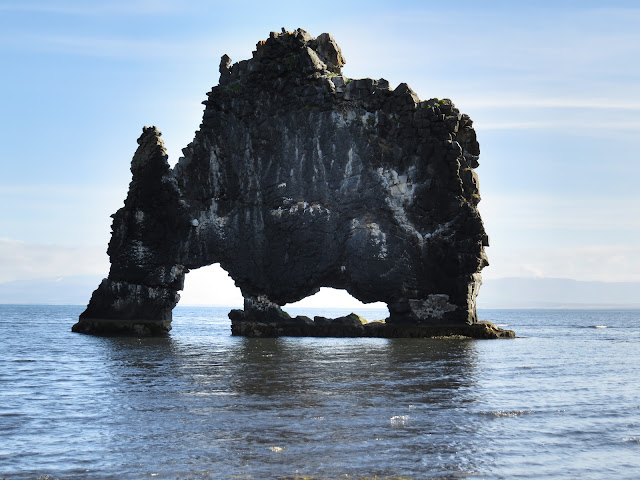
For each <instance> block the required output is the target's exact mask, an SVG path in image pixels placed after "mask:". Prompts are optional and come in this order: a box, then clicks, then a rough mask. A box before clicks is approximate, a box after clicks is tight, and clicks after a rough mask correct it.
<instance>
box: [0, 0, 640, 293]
mask: <svg viewBox="0 0 640 480" xmlns="http://www.w3.org/2000/svg"><path fill="white" fill-rule="evenodd" d="M282 27H285V28H286V29H288V30H293V29H296V28H299V27H300V28H304V29H305V30H307V31H308V32H309V33H311V34H312V35H314V36H317V35H319V34H320V33H323V32H330V33H332V34H333V36H334V37H335V39H336V41H337V42H338V43H339V45H340V46H341V48H342V52H343V54H344V56H345V58H346V60H347V64H346V66H345V67H344V68H343V73H344V74H345V75H346V76H348V77H350V78H364V77H371V78H386V79H388V80H389V81H390V83H391V85H392V86H393V87H395V86H397V85H398V84H399V83H401V82H406V83H408V84H409V85H410V86H411V88H412V89H413V90H415V91H416V92H417V93H418V95H419V96H420V98H421V99H429V98H432V97H437V98H450V99H452V100H453V102H454V103H455V104H456V106H457V107H458V108H459V109H460V110H461V111H462V112H464V113H467V114H469V115H470V116H471V118H472V119H473V120H474V125H475V128H476V132H477V135H478V140H479V142H480V146H481V156H480V167H479V168H478V169H477V173H478V175H479V179H480V192H481V194H482V199H483V200H482V202H481V203H480V211H481V214H482V217H483V219H484V222H485V226H486V230H487V232H488V233H489V236H490V239H491V246H490V247H489V248H488V250H487V253H488V256H489V260H490V266H489V267H487V268H485V270H484V271H483V277H484V278H485V279H487V280H490V279H502V278H509V277H521V278H565V279H575V280H588V281H606V282H630V281H640V243H639V242H638V238H640V201H639V200H640V190H639V189H638V188H637V184H638V181H639V179H640V162H639V160H640V159H639V158H638V141H639V140H640V115H639V114H640V87H639V85H640V3H639V2H637V1H616V0H608V1H604V0H603V1H590V0H582V1H569V0H565V1H563V0H554V1H545V0H539V1H536V0H530V1H526V2H513V1H497V0H496V1H478V0H476V1H466V0H459V1H456V2H442V1H405V2H388V1H386V2H381V1H375V0H373V1H367V2H363V1H359V0H354V1H350V2H340V3H334V2H330V1H328V2H323V3H321V4H320V3H317V2H300V1H299V0H298V1H295V2H293V1H291V2H289V1H285V2H264V1H261V2H253V1H250V2H228V1H224V2H218V1H204V0H153V1H150V0H126V1H121V0H112V1H103V2H87V1H86V0H78V1H71V0H47V1H44V0H0V68H1V69H2V70H1V71H2V75H0V102H1V105H2V108H1V110H0V111H1V112H2V113H1V114H0V167H1V172H2V173H1V175H0V285H1V284H2V283H9V282H28V281H31V280H33V281H36V280H38V279H42V278H56V279H65V278H70V277H74V276H96V277H100V276H106V275H107V273H108V269H109V262H108V257H107V255H106V247H107V243H108V241H109V237H110V224H111V218H110V215H111V214H112V213H114V212H115V211H116V210H117V209H118V208H120V207H121V206H122V204H123V201H124V198H125V196H126V192H127V188H128V183H129V181H130V177H131V174H130V171H129V165H130V161H131V157H132V156H133V153H134V151H135V148H136V146H137V144H136V139H137V137H138V136H139V135H140V133H141V131H142V127H143V126H145V125H156V126H158V128H159V129H160V130H161V131H162V132H163V139H164V141H165V145H166V146H167V149H168V152H169V157H170V158H169V161H170V163H171V164H174V163H175V162H176V161H177V160H178V158H179V156H180V152H181V149H182V148H184V147H185V146H186V145H187V144H188V143H189V142H190V141H191V140H192V138H193V136H194V133H195V131H196V130H197V129H198V125H199V124H200V120H201V117H202V112H203V109H204V107H203V105H202V104H201V102H202V101H203V100H204V99H205V98H206V92H208V91H209V90H210V89H211V87H212V86H214V85H216V84H217V82H218V77H219V74H218V64H219V59H220V57H221V56H222V55H223V54H228V55H230V56H231V58H232V59H233V60H234V61H239V60H242V59H246V58H250V57H251V52H252V50H254V49H255V44H256V43H257V42H258V41H260V40H264V39H266V38H267V37H268V35H269V32H270V31H280V29H281V28H282ZM95 286H97V285H95ZM92 288H93V287H92ZM92 288H91V289H92ZM333 298H335V299H336V300H335V302H336V303H340V302H342V301H345V302H346V301H348V298H347V297H344V298H343V297H339V298H338V297H333ZM229 299H232V300H233V302H235V303H237V302H238V301H240V300H239V299H241V297H240V294H239V293H238V291H237V290H235V288H234V287H233V284H232V282H231V280H230V279H229V278H228V276H226V274H225V273H224V272H223V271H221V270H220V269H219V268H217V269H216V268H215V267H212V268H209V269H208V270H205V269H201V270H199V271H194V272H191V273H189V274H188V276H187V287H186V289H185V292H184V296H183V300H182V301H181V303H182V302H186V303H211V304H225V303H229ZM87 300H88V298H87ZM325 301H326V300H322V302H325Z"/></svg>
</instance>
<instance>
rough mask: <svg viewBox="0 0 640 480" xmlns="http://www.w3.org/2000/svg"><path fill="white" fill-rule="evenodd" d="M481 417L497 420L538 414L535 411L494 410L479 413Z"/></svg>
mask: <svg viewBox="0 0 640 480" xmlns="http://www.w3.org/2000/svg"><path fill="white" fill-rule="evenodd" d="M478 413H479V414H480V415H487V416H491V417H495V418H516V417H522V416H523V415H531V414H534V413H536V411H535V410H493V411H483V412H478Z"/></svg>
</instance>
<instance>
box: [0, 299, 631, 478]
mask: <svg viewBox="0 0 640 480" xmlns="http://www.w3.org/2000/svg"><path fill="white" fill-rule="evenodd" d="M82 310H83V307H80V306H78V307H76V306H13V305H0V478H6V479H7V480H15V479H33V478H41V479H118V480H121V479H223V478H234V479H285V478H286V479H293V478H298V479H302V478H311V479H362V478H374V477H375V476H377V478H378V479H383V478H394V479H395V478H410V479H518V478H521V479H576V478H588V479H636V478H640V375H639V374H638V367H639V366H640V311H568V310H562V311H546V310H538V311H533V310H521V311H514V310H511V311H505V310H502V311H500V310H494V311H481V312H480V317H481V319H484V320H491V321H493V322H495V323H497V324H500V325H506V326H507V327H508V328H512V329H514V330H516V333H517V334H518V338H517V339H514V340H485V341H481V340H426V339H423V340H420V339H411V340H404V339H393V340H387V339H314V338H279V339H246V338H238V337H231V336H230V326H229V320H228V319H227V318H226V314H227V312H228V309H225V308H186V307H178V308H177V309H176V310H175V313H174V321H173V331H172V333H171V335H170V336H168V337H166V338H154V339H146V338H100V337H93V336H85V335H80V334H74V333H71V331H70V330H71V325H72V324H73V323H75V321H76V319H77V316H78V314H79V313H80V312H81V311H82ZM292 313H299V312H292ZM302 313H307V314H311V315H313V314H317V313H320V312H316V311H312V310H307V311H304V312H302ZM324 313H325V314H327V315H334V316H335V314H336V312H326V311H325V312H324ZM337 313H348V312H337ZM370 316H371V317H376V316H380V317H383V316H384V312H374V313H373V314H371V315H370ZM603 327H606V328H603Z"/></svg>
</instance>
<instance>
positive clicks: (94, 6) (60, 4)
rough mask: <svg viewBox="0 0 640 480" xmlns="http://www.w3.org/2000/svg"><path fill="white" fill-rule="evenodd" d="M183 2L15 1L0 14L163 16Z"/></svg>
mask: <svg viewBox="0 0 640 480" xmlns="http://www.w3.org/2000/svg"><path fill="white" fill-rule="evenodd" d="M181 5H183V2H177V1H175V0H127V1H123V0H110V1H108V2H87V1H84V0H82V1H73V0H67V1H59V0H58V1H55V0H53V1H51V0H49V1H46V2H34V1H30V2H25V1H22V0H17V1H13V2H3V3H0V12H26V13H43V14H52V13H53V14H61V15H83V16H100V15H147V16H148V15H164V14H167V13H171V12H174V11H177V10H178V9H179V8H180V6H181Z"/></svg>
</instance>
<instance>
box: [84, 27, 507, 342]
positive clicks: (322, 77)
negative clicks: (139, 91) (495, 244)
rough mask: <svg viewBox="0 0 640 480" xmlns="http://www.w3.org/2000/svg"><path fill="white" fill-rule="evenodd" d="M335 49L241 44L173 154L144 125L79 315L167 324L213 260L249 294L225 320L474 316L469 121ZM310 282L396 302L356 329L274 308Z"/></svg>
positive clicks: (448, 322)
mask: <svg viewBox="0 0 640 480" xmlns="http://www.w3.org/2000/svg"><path fill="white" fill-rule="evenodd" d="M344 63H345V60H344V57H343V55H342V52H341V50H340V47H339V46H338V45H337V43H336V42H335V40H334V39H333V37H332V36H331V35H329V34H322V35H320V36H319V37H317V38H314V37H312V36H311V35H309V34H308V33H307V32H305V31H304V30H301V29H299V30H296V31H294V32H283V33H271V35H270V37H269V38H268V39H267V40H266V41H263V42H259V43H258V45H257V48H256V51H255V52H254V53H253V58H251V59H249V60H243V61H241V62H238V63H235V64H232V63H231V59H230V58H229V57H228V56H227V55H224V56H223V57H222V59H221V62H220V81H219V85H218V86H216V87H214V88H213V89H212V90H211V92H209V93H208V94H207V100H206V101H205V102H203V103H204V104H205V105H206V108H205V111H204V116H203V119H202V124H201V125H200V129H199V130H198V132H196V136H195V138H194V140H193V142H192V143H190V144H189V145H188V146H187V147H186V148H185V149H184V150H183V154H184V157H182V158H180V159H179V161H178V163H177V164H176V166H175V167H174V168H173V169H170V168H169V165H168V163H167V156H166V152H165V150H164V147H163V144H162V140H161V139H160V132H159V131H158V130H157V129H156V128H155V127H151V128H147V127H145V128H144V130H143V134H142V136H141V137H140V139H139V140H138V143H139V147H138V150H137V151H136V154H135V156H134V158H133V161H132V165H131V170H132V173H133V179H132V182H131V185H130V187H129V194H128V196H127V199H126V201H125V206H124V207H123V208H121V209H120V210H119V211H118V212H116V214H115V215H114V216H113V218H114V220H113V227H112V229H113V235H112V239H111V242H110V244H109V250H108V253H109V256H110V259H111V271H110V273H109V277H108V278H107V279H105V280H104V281H103V283H102V284H101V285H100V287H99V288H98V289H97V290H96V291H95V292H94V294H93V296H92V298H91V301H90V303H89V305H88V307H87V310H86V311H85V312H84V313H83V314H82V315H81V316H80V321H79V322H78V324H76V325H75V326H74V330H75V331H82V332H87V333H103V332H106V331H108V330H109V329H111V328H112V327H113V329H114V331H118V332H122V331H126V325H130V326H131V332H132V333H136V334H137V333H138V332H139V331H140V330H141V329H147V330H149V331H150V333H157V332H162V331H168V330H169V329H170V321H171V310H172V308H173V307H174V306H175V304H176V303H177V301H178V299H179V295H178V293H177V292H178V291H179V290H181V289H182V288H183V280H184V275H185V274H186V273H187V272H188V271H189V270H191V269H195V268H199V267H201V266H204V265H210V264H213V263H220V265H221V266H222V267H223V268H224V269H225V270H226V271H227V272H228V273H229V275H230V276H231V277H232V278H233V280H234V281H235V283H236V285H237V286H238V287H239V288H240V289H241V291H242V294H243V296H244V298H245V302H244V310H239V311H233V312H232V313H231V314H230V317H231V318H232V325H233V327H232V329H233V333H234V334H240V335H252V334H254V333H255V332H256V331H257V330H256V329H258V330H260V328H262V327H256V325H275V326H277V328H276V327H274V328H275V330H274V329H267V330H269V333H268V334H269V335H272V334H283V335H285V334H298V333H296V332H302V333H300V334H303V335H312V334H314V333H313V330H314V329H316V330H317V331H321V332H327V331H331V332H334V334H337V333H336V332H338V333H339V331H342V332H347V333H349V334H350V335H354V336H358V333H359V332H361V331H363V332H373V331H375V332H376V333H379V335H376V336H433V335H428V334H425V335H422V334H421V335H418V334H416V333H415V332H418V331H421V332H423V333H424V332H427V331H428V330H429V329H430V328H431V330H432V331H433V332H441V329H442V328H443V327H446V328H449V327H455V328H458V329H460V328H461V329H466V330H465V331H470V332H471V331H474V332H475V331H480V330H482V331H483V332H484V331H486V330H487V329H486V328H485V327H484V326H482V327H481V326H480V324H478V319H477V314H476V303H475V302H476V295H477V293H478V289H479V286H480V284H481V277H480V271H481V270H482V268H483V267H484V266H486V265H487V264H488V262H487V257H486V256H485V253H484V247H485V246H486V245H487V244H488V240H487V239H488V237H487V235H486V233H485V231H484V227H483V224H482V220H481V218H480V214H479V212H478V209H477V204H478V202H479V200H480V195H479V191H478V179H477V176H476V174H475V172H474V168H476V167H477V166H478V157H479V154H480V149H479V146H478V142H477V141H476V135H475V132H474V130H473V126H472V125H473V124H472V121H471V120H470V118H469V117H468V116H467V115H464V114H461V113H460V112H459V111H458V109H457V108H456V107H455V106H454V105H453V103H452V102H451V101H449V100H437V99H432V100H428V101H420V99H419V98H418V96H417V94H416V93H415V92H413V91H412V90H411V89H410V88H409V86H408V85H406V84H401V85H399V86H398V87H397V88H396V89H395V90H393V89H391V88H390V86H389V82H387V81H386V80H384V79H380V80H372V79H368V78H367V79H361V80H351V79H348V78H346V77H344V76H343V75H342V73H341V67H342V66H343V65H344ZM320 287H333V288H338V289H345V290H347V291H348V292H349V293H350V294H351V295H353V296H354V297H355V298H357V299H359V300H361V301H363V302H375V301H383V302H385V303H386V304H387V305H388V307H389V312H390V316H389V318H388V319H386V322H384V323H378V324H376V325H374V326H372V327H366V326H364V325H363V324H362V322H359V321H358V322H356V321H355V319H354V318H353V317H343V319H337V320H334V321H333V322H328V321H326V320H327V319H325V320H319V319H318V318H316V319H315V321H313V320H311V319H308V318H307V317H296V318H295V319H292V318H291V317H290V316H289V315H288V314H287V313H286V312H284V311H282V309H281V306H282V305H284V304H286V303H290V302H295V301H298V300H301V299H303V298H305V297H307V296H309V295H312V294H314V293H316V292H317V291H318V290H319V288H320ZM323 322H324V323H323ZM356 323H358V324H356ZM243 324H244V325H245V326H246V328H245V327H243ZM483 325H484V324H483ZM116 327H117V328H116ZM405 327H406V328H405ZM409 327H411V328H409ZM416 327H420V328H418V329H416ZM136 329H137V330H136ZM327 329H328V330H327ZM489 330H490V329H489ZM403 332H405V333H406V335H404V334H403ZM258 333H259V332H258ZM409 333H411V334H409ZM260 334H264V332H263V333H260ZM414 334H415V335H414ZM438 335H439V334H438ZM483 335H484V334H482V335H475V336H483ZM494 336H496V337H497V336H500V335H498V334H496V335H494Z"/></svg>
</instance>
